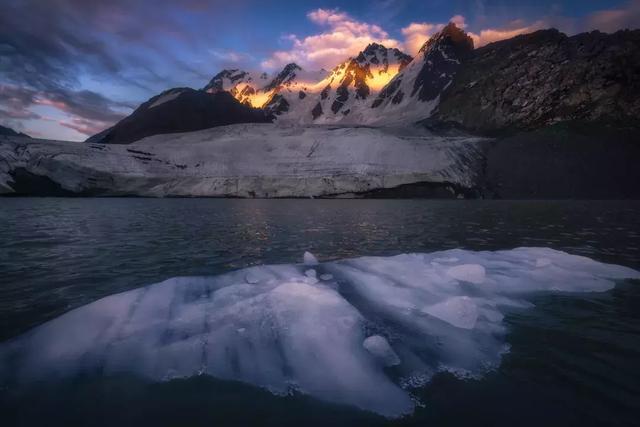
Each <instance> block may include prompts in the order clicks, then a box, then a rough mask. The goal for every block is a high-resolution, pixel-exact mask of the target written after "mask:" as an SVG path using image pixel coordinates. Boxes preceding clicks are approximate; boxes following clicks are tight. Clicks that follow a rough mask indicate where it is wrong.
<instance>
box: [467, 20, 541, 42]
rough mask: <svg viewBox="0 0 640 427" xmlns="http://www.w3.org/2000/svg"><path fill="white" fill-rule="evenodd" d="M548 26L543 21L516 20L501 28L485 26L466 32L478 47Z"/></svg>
mask: <svg viewBox="0 0 640 427" xmlns="http://www.w3.org/2000/svg"><path fill="white" fill-rule="evenodd" d="M549 27H550V26H549V25H548V24H547V23H545V22H544V21H536V22H533V23H531V24H525V23H524V22H523V21H522V20H516V21H512V22H510V23H509V24H508V25H507V26H505V27H502V28H487V29H484V30H480V32H479V33H473V32H469V33H468V34H469V37H471V38H472V39H473V45H474V46H475V47H476V48H478V47H482V46H484V45H487V44H489V43H493V42H497V41H500V40H505V39H510V38H512V37H515V36H519V35H520V34H527V33H532V32H534V31H537V30H541V29H543V28H549Z"/></svg>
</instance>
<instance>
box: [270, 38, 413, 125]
mask: <svg viewBox="0 0 640 427" xmlns="http://www.w3.org/2000/svg"><path fill="white" fill-rule="evenodd" d="M411 59H412V58H411V57H410V56H409V55H407V54H405V53H402V52H401V51H400V50H398V49H395V48H393V49H388V48H386V47H384V46H382V45H380V44H375V43H373V44H370V45H369V46H367V48H366V49H365V50H363V51H362V52H360V54H359V55H357V56H356V57H354V58H349V59H348V60H346V61H344V62H343V63H341V64H340V65H338V66H337V67H335V68H334V69H333V70H331V72H330V73H329V74H328V75H327V76H326V77H325V78H324V79H322V80H321V81H319V82H317V83H315V84H309V85H308V87H307V88H306V89H307V91H306V92H305V95H310V96H302V95H300V96H298V99H296V98H295V93H294V94H291V93H288V94H285V95H283V96H285V99H286V101H287V102H288V103H289V104H294V105H295V106H296V108H295V109H291V111H290V112H289V113H288V114H280V115H279V117H278V120H281V121H286V122H295V123H310V122H314V123H338V122H340V123H359V122H360V121H362V120H363V119H364V118H365V117H366V116H367V114H366V113H367V110H369V109H370V105H371V100H372V99H373V97H375V95H376V94H377V93H378V92H379V91H380V90H382V89H383V88H384V86H385V85H386V84H387V83H388V82H389V81H390V80H391V79H392V78H393V77H394V76H395V75H396V74H397V73H398V72H399V71H401V70H402V69H403V68H404V67H406V66H407V64H409V63H410V62H411Z"/></svg>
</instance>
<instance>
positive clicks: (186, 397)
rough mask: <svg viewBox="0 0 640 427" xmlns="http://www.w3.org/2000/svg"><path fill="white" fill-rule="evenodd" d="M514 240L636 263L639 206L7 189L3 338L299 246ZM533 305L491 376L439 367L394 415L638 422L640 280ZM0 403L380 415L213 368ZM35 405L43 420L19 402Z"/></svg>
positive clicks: (188, 418)
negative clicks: (67, 195)
mask: <svg viewBox="0 0 640 427" xmlns="http://www.w3.org/2000/svg"><path fill="white" fill-rule="evenodd" d="M519 246H546V247H551V248H554V249H560V250H564V251H567V252H570V253H573V254H578V255H585V256H588V257H590V258H593V259H596V260H599V261H604V262H611V263H616V264H621V265H626V266H629V267H633V268H636V269H638V268H640V202H629V201H621V202H615V201H603V202H598V201H584V202H582V201H549V202H547V201H429V200H224V199H166V200H162V199H48V198H20V199H18V198H16V199H7V198H5V199H0V277H1V279H0V325H1V326H0V339H8V338H11V337H14V336H16V335H18V334H20V333H21V332H24V331H26V330H28V329H29V328H30V327H33V326H35V325H37V324H40V323H42V322H44V321H46V320H49V319H51V318H54V317H56V316H58V315H60V314H62V313H64V312H66V311H68V310H70V309H72V308H75V307H78V306H81V305H84V304H86V303H88V302H91V301H94V300H96V299H98V298H100V297H103V296H106V295H110V294H113V293H116V292H120V291H124V290H128V289H132V288H136V287H139V286H142V285H147V284H150V283H155V282H158V281H161V280H164V279H167V278H170V277H175V276H185V275H187V276H189V275H207V276H210V275H215V274H218V273H222V272H225V271H229V270H234V269H237V268H242V267H246V266H250V265H259V264H275V263H291V262H297V261H299V260H301V257H302V253H303V252H304V251H306V250H309V251H312V252H313V253H314V254H315V255H316V256H317V257H318V258H320V259H322V260H331V259H342V258H349V257H356V256H362V255H385V256H387V255H394V254H399V253H406V252H431V251H436V250H442V249H450V248H465V249H472V250H485V249H488V250H494V249H509V248H514V247H519ZM534 303H535V304H536V308H535V309H533V310H528V311H526V312H523V313H516V314H513V315H511V316H510V317H509V318H508V319H507V323H508V324H509V327H510V333H509V338H508V341H509V343H510V344H511V346H512V350H511V352H510V353H509V354H508V355H507V356H506V357H505V360H504V361H503V364H502V365H501V367H500V368H499V369H498V370H497V371H496V372H494V373H492V374H491V375H489V376H487V377H485V378H484V379H483V380H479V381H476V380H468V381H462V380H459V379H455V378H453V377H451V376H449V375H446V374H443V375H441V376H439V377H437V378H436V379H435V380H434V381H433V382H432V383H431V384H430V385H429V386H428V387H426V388H425V389H423V390H422V391H421V392H420V396H419V397H420V398H421V400H422V401H424V402H425V403H426V406H425V407H424V408H422V409H419V410H418V411H417V412H416V414H415V415H414V416H412V417H410V418H408V419H405V420H401V421H395V423H401V424H417V425H427V424H431V425H443V424H450V425H459V424H464V423H469V422H472V423H473V424H485V425H513V424H514V423H517V424H521V425H522V424H528V425H539V424H563V425H574V424H582V425H585V424H602V423H611V424H618V425H632V424H633V422H634V421H635V419H637V416H638V414H639V413H640V412H639V407H638V402H637V396H638V395H640V386H639V384H640V369H639V368H638V367H637V360H639V359H640V290H639V287H638V284H637V283H634V282H625V283H623V284H620V285H618V286H617V287H616V288H615V289H614V290H612V291H610V292H606V293H603V294H588V295H555V296H551V297H549V296H540V297H536V298H535V300H534ZM2 399H3V402H5V404H6V405H5V406H6V407H7V408H10V409H9V410H8V412H5V417H7V418H8V420H9V421H17V420H20V421H22V422H24V423H26V424H29V423H34V424H37V423H38V422H42V420H44V419H47V418H46V417H47V416H49V417H51V416H53V417H55V419H57V420H60V424H65V423H66V424H78V423H81V424H87V423H91V424H101V423H102V424H104V425H110V424H114V423H116V422H117V423H120V424H123V425H126V424H134V425H135V424H140V423H148V422H151V421H152V422H153V423H154V424H156V425H176V424H187V425H211V423H223V424H224V423H229V424H234V423H247V422H257V421H259V422H261V423H267V424H269V423H271V424H273V425H281V424H279V422H280V421H281V420H284V421H285V422H286V421H289V422H290V423H292V424H301V423H308V422H311V421H313V422H315V423H316V424H318V425H323V423H324V424H326V423H332V424H345V425H346V424H352V423H356V422H357V423H360V424H363V425H370V424H371V423H374V422H381V423H384V420H381V419H378V418H376V417H373V416H372V415H370V414H366V413H362V412H359V411H355V410H352V409H350V408H342V407H336V406H332V405H328V404H323V403H319V402H315V401H312V400H311V399H309V398H306V397H303V396H293V397H288V398H281V397H274V396H272V395H270V394H269V393H266V392H263V391H261V390H255V389H253V388H251V387H249V386H244V385H240V384H236V383H225V382H221V381H216V380H213V379H208V378H196V379H192V380H180V381H172V382H170V383H164V384H146V383H142V382H138V381H136V380H134V379H131V378H108V379H103V380H100V381H95V380H86V381H77V382H74V383H72V384H63V385H55V386H54V385H46V386H43V387H42V388H41V389H39V390H38V391H37V392H36V391H32V392H31V394H29V395H28V396H22V395H21V396H14V395H12V394H11V393H10V392H6V393H4V394H3V397H2ZM7 402H9V403H7ZM28 402H30V403H28ZM33 402H38V405H39V407H40V408H41V409H42V414H44V415H36V414H34V413H33V412H31V411H29V410H28V408H29V407H31V405H32V404H33ZM247 402H252V405H251V411H249V412H247V411H246V409H247V406H246V404H247ZM131 407H133V408H136V410H128V411H123V410H122V409H123V408H131ZM461 408H464V410H461ZM62 413H64V416H62V415H61V414H62ZM40 416H42V417H44V418H40ZM89 420H92V422H89ZM142 420H144V421H142Z"/></svg>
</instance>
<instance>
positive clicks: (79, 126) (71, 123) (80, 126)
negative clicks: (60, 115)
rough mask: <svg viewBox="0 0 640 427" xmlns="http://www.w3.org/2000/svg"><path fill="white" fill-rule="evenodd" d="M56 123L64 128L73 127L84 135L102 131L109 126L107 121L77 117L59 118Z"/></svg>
mask: <svg viewBox="0 0 640 427" xmlns="http://www.w3.org/2000/svg"><path fill="white" fill-rule="evenodd" d="M58 124H59V125H60V126H64V127H66V128H69V129H73V130H75V131H76V132H78V133H81V134H83V135H86V136H91V135H95V134H96V133H98V132H102V131H103V130H105V129H106V128H108V127H109V126H111V125H110V124H109V123H104V122H98V121H95V120H87V119H83V118H79V117H72V118H70V119H69V120H60V121H58Z"/></svg>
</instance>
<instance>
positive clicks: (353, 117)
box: [204, 23, 473, 124]
mask: <svg viewBox="0 0 640 427" xmlns="http://www.w3.org/2000/svg"><path fill="white" fill-rule="evenodd" d="M472 51H473V41H472V40H471V38H470V37H469V36H467V35H466V33H465V32H464V31H463V30H461V29H459V28H458V27H456V25H455V24H453V23H450V24H448V25H447V26H445V27H444V28H443V29H442V30H441V31H440V32H439V33H437V34H436V35H434V36H433V37H432V38H431V39H429V41H428V42H426V43H425V45H424V46H423V47H422V49H421V50H420V52H419V54H418V56H417V57H416V58H412V57H411V56H409V55H407V54H405V53H403V52H401V51H400V50H398V49H396V48H386V47H385V46H382V45H380V44H377V43H372V44H370V45H369V46H367V47H366V48H365V49H364V50H363V51H362V52H360V53H359V54H358V55H357V56H355V57H352V58H349V59H347V60H346V61H344V62H342V63H341V64H339V65H338V66H336V67H335V68H334V69H333V70H331V71H330V72H328V73H326V72H318V73H313V72H307V71H304V70H303V69H302V68H301V67H300V66H298V65H297V64H293V63H292V64H288V65H287V66H285V67H284V69H283V70H282V71H281V72H279V73H277V74H275V75H274V76H267V75H265V74H264V73H263V74H259V73H255V72H247V71H241V70H224V71H222V72H221V73H219V74H217V75H216V76H215V77H214V78H213V79H212V80H211V82H210V83H209V84H208V85H207V86H206V87H205V88H204V90H205V91H208V92H211V93H213V92H216V91H220V90H225V91H228V92H230V93H231V94H232V95H233V96H234V97H235V98H236V99H238V100H239V101H240V102H242V103H246V104H247V105H250V106H253V107H255V108H265V109H267V110H269V112H271V113H273V114H274V115H275V116H276V118H277V120H278V121H279V122H284V123H288V124H308V123H315V124H329V123H342V124H389V123H403V122H411V121H417V120H421V119H424V118H427V117H429V115H430V114H431V112H432V111H433V109H434V107H435V106H436V105H437V103H438V100H439V96H440V93H441V92H442V91H443V90H444V89H446V87H447V86H448V85H449V84H450V83H451V80H452V79H453V77H454V75H455V73H456V70H457V69H458V67H459V66H460V64H461V63H462V61H463V60H464V58H466V57H467V56H468V55H469V54H470V53H471V52H472Z"/></svg>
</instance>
